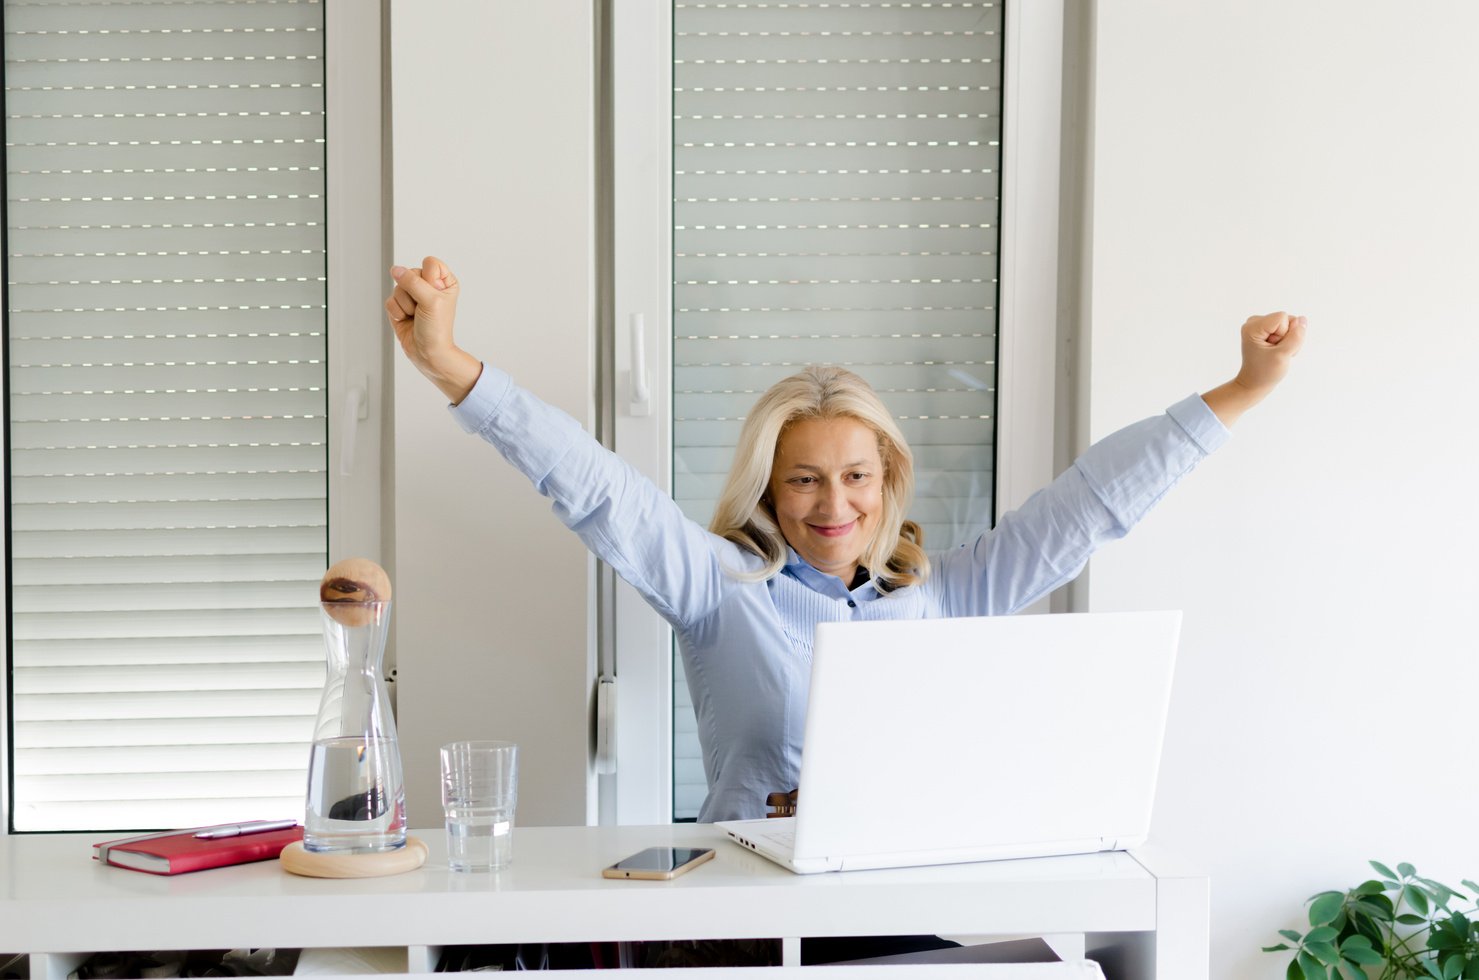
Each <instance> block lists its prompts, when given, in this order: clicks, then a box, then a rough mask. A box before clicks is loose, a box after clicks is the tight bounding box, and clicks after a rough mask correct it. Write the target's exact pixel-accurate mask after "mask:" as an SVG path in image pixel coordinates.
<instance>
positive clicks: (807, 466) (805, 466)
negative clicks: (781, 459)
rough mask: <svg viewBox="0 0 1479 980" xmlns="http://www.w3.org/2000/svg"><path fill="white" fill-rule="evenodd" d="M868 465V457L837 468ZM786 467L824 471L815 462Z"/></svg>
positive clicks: (845, 468) (793, 464)
mask: <svg viewBox="0 0 1479 980" xmlns="http://www.w3.org/2000/svg"><path fill="white" fill-rule="evenodd" d="M868 465H869V463H868V461H867V460H866V459H855V460H853V461H852V462H851V463H843V464H842V465H841V466H839V467H837V468H838V469H840V470H848V469H856V468H858V467H867V466H868ZM785 469H788V470H810V471H811V472H813V473H820V472H822V467H820V466H817V465H816V464H814V463H792V464H790V465H789V466H787V467H785Z"/></svg>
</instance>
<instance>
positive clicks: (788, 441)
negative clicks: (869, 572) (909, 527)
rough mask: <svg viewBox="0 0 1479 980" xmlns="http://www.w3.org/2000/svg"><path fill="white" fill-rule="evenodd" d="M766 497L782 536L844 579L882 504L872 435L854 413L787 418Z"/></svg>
mask: <svg viewBox="0 0 1479 980" xmlns="http://www.w3.org/2000/svg"><path fill="white" fill-rule="evenodd" d="M770 500H771V504H772V506H773V507H774V508H775V516H776V521H777V523H779V524H780V527H781V534H783V535H784V536H785V538H786V543H787V544H789V545H790V546H791V547H792V548H794V549H796V553H797V554H798V555H800V556H801V557H802V559H803V560H804V561H806V563H807V564H809V565H811V566H812V567H813V568H815V569H817V570H818V571H822V572H826V573H827V574H828V575H836V576H837V577H838V578H840V579H842V581H843V582H846V583H851V582H852V579H853V576H854V575H856V574H857V570H858V558H859V557H860V556H861V555H862V554H863V550H864V549H865V548H866V547H867V546H868V542H869V540H870V539H871V538H872V537H873V533H874V531H875V529H876V524H877V521H878V518H879V514H880V512H881V511H882V509H883V457H882V456H881V455H880V454H879V451H878V436H877V435H876V434H875V433H874V432H873V430H872V429H870V428H868V426H866V425H864V424H863V423H862V422H859V421H858V420H857V419H854V418H847V417H843V418H831V419H800V420H798V421H795V422H792V423H791V424H790V425H789V426H787V427H786V429H785V431H784V432H782V433H781V438H780V441H779V442H778V443H777V444H776V449H775V464H774V466H773V467H772V468H771V472H770Z"/></svg>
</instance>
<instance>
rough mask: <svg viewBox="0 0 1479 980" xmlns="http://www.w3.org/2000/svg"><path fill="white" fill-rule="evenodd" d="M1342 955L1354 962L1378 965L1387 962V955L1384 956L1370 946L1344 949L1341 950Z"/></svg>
mask: <svg viewBox="0 0 1479 980" xmlns="http://www.w3.org/2000/svg"><path fill="white" fill-rule="evenodd" d="M1340 955H1342V956H1344V957H1345V958H1346V959H1348V960H1350V961H1351V962H1353V963H1366V964H1368V965H1370V966H1376V965H1378V964H1380V963H1385V962H1386V957H1384V956H1382V955H1381V954H1380V953H1378V952H1377V951H1376V950H1374V949H1372V948H1371V947H1370V946H1367V947H1364V948H1362V947H1357V948H1355V949H1343V950H1341V953H1340Z"/></svg>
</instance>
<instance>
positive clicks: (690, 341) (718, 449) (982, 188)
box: [673, 0, 1002, 819]
mask: <svg viewBox="0 0 1479 980" xmlns="http://www.w3.org/2000/svg"><path fill="white" fill-rule="evenodd" d="M673 20H674V37H673V51H674V66H673V107H674V108H673V198H674V199H673V250H674V254H673V270H674V271H673V276H674V287H673V304H674V310H673V324H674V335H675V337H674V347H673V364H674V366H673V376H674V379H673V384H674V397H673V404H674V410H673V413H674V420H673V441H674V467H673V470H674V476H673V480H674V494H675V496H676V497H677V499H678V501H679V503H680V504H681V506H682V507H683V509H684V511H685V512H686V513H687V514H688V515H689V516H690V517H691V518H693V519H694V520H696V521H699V522H700V523H703V524H705V525H706V524H707V523H708V521H709V518H710V515H711V514H712V511H713V505H714V501H715V499H716V498H717V496H718V494H719V490H720V488H721V487H722V485H723V481H724V478H725V476H726V474H727V472H728V469H729V464H730V461H731V459H732V457H733V450H734V445H735V442H736V441H737V439H738V435H739V430H740V426H741V425H742V424H743V421H744V416H745V413H746V412H747V411H748V410H749V408H750V407H751V405H753V403H754V401H755V399H756V398H757V397H759V395H760V393H761V392H763V391H764V390H765V389H766V388H768V387H769V386H770V385H771V384H773V383H774V382H776V381H778V380H780V379H781V378H782V377H785V376H786V375H788V374H792V373H794V372H795V371H796V370H798V369H799V368H800V367H802V366H803V365H805V364H808V363H812V362H822V363H832V364H840V365H843V366H845V367H847V368H849V369H851V370H853V371H855V372H857V373H858V374H860V375H861V376H862V377H863V378H865V379H866V380H867V381H868V382H869V383H870V384H872V385H873V387H874V388H875V389H876V390H877V391H878V393H879V395H880V396H881V397H882V398H883V401H884V403H885V404H886V405H888V406H889V408H890V409H891V410H892V411H894V412H895V413H896V414H897V417H898V421H899V425H900V428H901V429H902V430H903V432H904V435H905V437H906V438H907V439H908V441H909V444H910V446H911V448H912V449H913V450H914V453H915V465H916V470H917V474H916V475H917V491H916V500H915V505H914V509H913V513H912V515H911V516H912V517H913V518H914V520H916V521H917V522H919V523H920V524H921V525H922V526H923V528H924V531H925V545H926V547H927V548H930V549H931V550H934V549H940V548H946V547H949V546H951V545H953V544H958V543H961V542H963V541H965V540H968V539H969V538H971V537H974V536H975V535H976V534H978V533H980V532H981V531H983V530H985V529H986V528H988V527H990V525H991V519H992V510H993V507H992V486H993V465H992V464H993V434H994V424H993V423H994V415H995V396H996V306H997V304H996V292H997V242H998V226H997V215H998V211H999V207H998V205H999V187H1000V180H999V177H1000V166H999V160H1000V133H1001V51H1002V45H1001V37H1002V32H1001V26H1002V7H1001V4H1000V3H992V2H984V0H983V2H907V0H900V2H887V0H879V2H866V0H859V2H819V3H809V2H796V3H788V2H775V0H767V2H756V3H748V2H733V3H726V2H677V3H675V4H674V12H673ZM674 675H675V688H674V705H675V717H674V733H675V734H674V774H675V775H674V783H675V785H674V811H675V816H676V817H678V818H680V819H681V818H686V817H692V816H694V815H696V813H697V811H698V806H699V804H700V803H701V801H702V799H703V795H704V792H705V783H704V775H703V769H702V762H701V759H700V755H699V750H698V741H697V737H696V734H695V732H694V728H695V726H694V722H693V711H692V706H691V704H690V703H689V700H688V691H687V683H686V681H685V679H684V678H683V674H682V665H681V662H680V663H678V664H677V666H676V667H675V670H674ZM776 788H777V789H785V788H788V787H776Z"/></svg>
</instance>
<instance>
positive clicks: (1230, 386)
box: [1202, 377, 1271, 428]
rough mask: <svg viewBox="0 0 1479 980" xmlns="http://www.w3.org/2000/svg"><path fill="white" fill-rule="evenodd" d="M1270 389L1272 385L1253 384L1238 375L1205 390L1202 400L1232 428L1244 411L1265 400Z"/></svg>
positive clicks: (1223, 422) (1218, 417)
mask: <svg viewBox="0 0 1479 980" xmlns="http://www.w3.org/2000/svg"><path fill="white" fill-rule="evenodd" d="M1270 390H1271V387H1270V386H1257V385H1251V384H1249V383H1247V382H1246V381H1244V380H1243V379H1242V378H1241V377H1236V378H1233V379H1232V380H1231V381H1228V382H1226V383H1224V384H1220V385H1218V386H1217V387H1216V388H1213V389H1212V390H1211V391H1207V392H1204V393H1203V394H1202V401H1204V402H1206V403H1207V407H1208V408H1210V409H1211V410H1212V413H1213V414H1214V415H1216V416H1217V420H1218V421H1219V422H1221V423H1222V424H1223V425H1225V426H1227V427H1229V428H1231V427H1232V424H1233V423H1234V422H1236V421H1237V420H1238V419H1239V418H1241V417H1242V415H1243V413H1244V412H1246V411H1247V410H1248V409H1250V408H1252V407H1253V406H1254V405H1257V404H1258V403H1259V402H1261V401H1263V399H1264V398H1265V397H1266V396H1267V395H1268V393H1269V391H1270Z"/></svg>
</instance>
